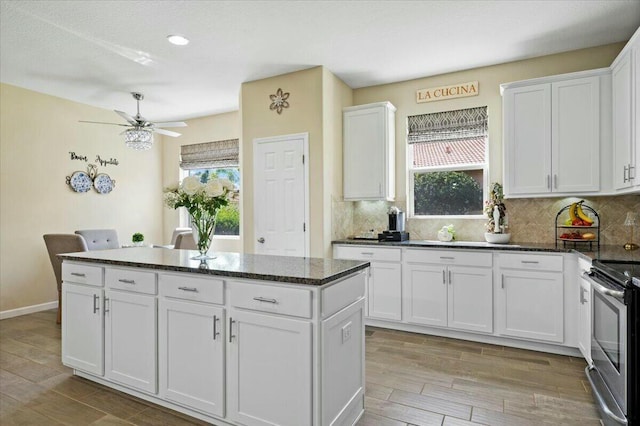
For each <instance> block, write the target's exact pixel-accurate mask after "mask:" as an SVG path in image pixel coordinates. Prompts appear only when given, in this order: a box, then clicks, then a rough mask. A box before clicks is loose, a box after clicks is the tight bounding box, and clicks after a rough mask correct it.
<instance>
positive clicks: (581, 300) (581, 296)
mask: <svg viewBox="0 0 640 426" xmlns="http://www.w3.org/2000/svg"><path fill="white" fill-rule="evenodd" d="M584 302H585V300H584V288H583V287H580V304H581V305H584Z"/></svg>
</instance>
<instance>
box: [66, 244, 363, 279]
mask: <svg viewBox="0 0 640 426" xmlns="http://www.w3.org/2000/svg"><path fill="white" fill-rule="evenodd" d="M197 254H198V252H197V251H191V250H170V249H165V248H149V247H132V248H122V249H112V250H94V251H87V252H80V253H66V254H61V255H59V256H60V257H61V258H62V259H63V260H69V261H78V262H91V263H100V264H106V265H114V266H128V267H139V268H149V269H157V270H161V271H172V272H192V273H197V274H205V275H216V276H223V277H233V278H247V279H256V280H265V281H277V282H285V283H293V284H306V285H324V284H328V283H330V282H332V281H335V280H337V279H339V278H342V277H345V276H347V275H349V274H352V273H354V272H357V271H359V270H362V269H365V268H367V267H368V266H369V262H365V261H353V260H333V259H321V258H308V257H306V258H304V257H285V256H267V255H256V254H242V253H225V252H215V253H209V255H210V256H215V257H216V258H215V259H210V260H207V261H206V262H205V263H201V262H200V261H199V260H192V259H191V257H193V256H196V255H197Z"/></svg>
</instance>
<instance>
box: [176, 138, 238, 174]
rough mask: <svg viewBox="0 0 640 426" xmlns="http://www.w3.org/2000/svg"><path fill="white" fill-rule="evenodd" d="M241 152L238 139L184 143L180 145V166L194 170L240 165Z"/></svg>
mask: <svg viewBox="0 0 640 426" xmlns="http://www.w3.org/2000/svg"><path fill="white" fill-rule="evenodd" d="M239 152H240V147H239V141H238V139H226V140H222V141H214V142H205V143H197V144H193V145H182V146H181V147H180V168H182V169H184V170H194V169H212V168H216V167H238V165H239Z"/></svg>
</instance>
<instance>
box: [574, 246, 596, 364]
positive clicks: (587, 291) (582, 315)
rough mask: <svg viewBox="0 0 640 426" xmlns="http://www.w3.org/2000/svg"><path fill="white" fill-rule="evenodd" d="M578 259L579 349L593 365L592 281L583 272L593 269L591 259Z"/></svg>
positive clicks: (576, 297)
mask: <svg viewBox="0 0 640 426" xmlns="http://www.w3.org/2000/svg"><path fill="white" fill-rule="evenodd" d="M577 260H578V262H577V274H576V279H577V281H578V285H577V286H576V287H575V288H576V289H577V290H578V294H577V296H576V295H575V294H574V295H573V296H574V297H575V299H577V302H578V303H577V306H578V309H577V313H578V327H577V330H578V331H577V335H578V339H577V341H578V349H580V352H581V353H582V356H583V357H584V359H585V360H586V361H587V364H589V365H591V364H592V362H593V361H592V360H591V283H590V282H589V281H588V280H586V279H585V278H584V277H583V274H584V273H587V272H589V270H590V269H591V260H587V259H585V258H583V257H579V258H578V259H577ZM575 299H574V300H575Z"/></svg>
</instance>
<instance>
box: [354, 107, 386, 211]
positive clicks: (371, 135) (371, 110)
mask: <svg viewBox="0 0 640 426" xmlns="http://www.w3.org/2000/svg"><path fill="white" fill-rule="evenodd" d="M395 112H396V107H394V106H393V105H392V104H391V103H390V102H380V103H374V104H367V105H359V106H354V107H348V108H344V109H343V114H344V121H343V129H344V135H343V136H344V137H343V144H344V156H343V162H344V173H343V178H344V187H343V191H344V199H345V200H393V199H394V198H395Z"/></svg>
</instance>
